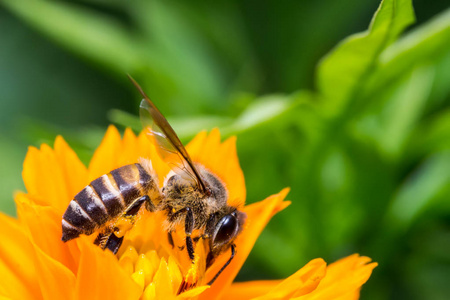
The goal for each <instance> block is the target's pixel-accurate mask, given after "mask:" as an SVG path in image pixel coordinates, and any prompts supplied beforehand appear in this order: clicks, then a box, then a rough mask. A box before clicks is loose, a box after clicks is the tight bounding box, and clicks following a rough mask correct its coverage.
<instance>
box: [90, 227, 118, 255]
mask: <svg viewBox="0 0 450 300" xmlns="http://www.w3.org/2000/svg"><path fill="white" fill-rule="evenodd" d="M122 242H123V236H122V237H118V236H116V235H115V234H114V233H112V232H102V233H99V235H97V238H96V239H95V241H94V245H97V246H99V247H100V248H102V249H103V250H105V249H109V250H110V251H111V252H112V253H114V254H116V253H117V251H119V248H120V246H121V245H122Z"/></svg>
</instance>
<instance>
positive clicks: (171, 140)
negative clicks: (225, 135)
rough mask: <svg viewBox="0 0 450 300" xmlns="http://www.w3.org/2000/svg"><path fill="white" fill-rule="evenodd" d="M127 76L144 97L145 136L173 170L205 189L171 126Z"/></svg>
mask: <svg viewBox="0 0 450 300" xmlns="http://www.w3.org/2000/svg"><path fill="white" fill-rule="evenodd" d="M129 77H130V80H131V81H132V82H133V84H134V85H135V86H136V88H137V89H138V90H139V92H140V93H141V95H142V96H143V97H144V99H143V100H142V102H141V105H140V107H139V113H140V117H141V122H142V125H143V127H144V130H145V131H146V133H147V136H148V137H149V138H150V139H152V140H153V141H155V142H156V143H155V144H156V145H157V147H156V148H157V150H158V154H159V155H160V157H161V158H162V159H163V160H164V161H165V162H167V164H168V165H169V166H170V168H171V169H172V170H173V171H174V172H176V173H177V174H179V175H181V176H183V177H184V178H185V179H187V180H192V181H193V182H194V183H195V184H196V185H197V186H198V188H199V189H200V190H202V191H206V187H205V184H204V182H203V181H202V179H201V177H200V174H199V173H198V171H197V169H196V168H195V166H194V164H193V163H192V160H191V158H190V157H189V154H188V153H187V151H186V149H185V148H184V146H183V144H182V143H181V141H180V139H179V138H178V136H177V134H176V133H175V131H174V130H173V128H172V126H170V124H169V122H167V120H166V118H165V117H164V116H163V115H162V114H161V112H160V111H159V110H158V108H157V107H156V106H155V105H154V104H153V102H152V101H151V100H150V99H149V97H148V96H147V95H146V94H145V93H144V91H143V90H142V88H141V87H140V86H139V84H138V83H137V82H136V81H135V80H134V79H133V78H131V76H129Z"/></svg>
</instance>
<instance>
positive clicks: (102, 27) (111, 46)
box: [3, 0, 141, 74]
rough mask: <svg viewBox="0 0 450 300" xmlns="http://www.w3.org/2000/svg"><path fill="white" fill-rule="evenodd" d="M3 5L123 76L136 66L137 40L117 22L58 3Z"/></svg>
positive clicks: (17, 0) (23, 0)
mask: <svg viewBox="0 0 450 300" xmlns="http://www.w3.org/2000/svg"><path fill="white" fill-rule="evenodd" d="M3 4H4V5H5V6H7V7H8V8H10V9H11V10H13V11H14V12H16V13H17V14H18V15H20V16H21V17H22V18H24V19H25V20H26V21H27V22H29V23H30V24H32V25H33V26H34V27H36V28H38V29H39V30H41V31H42V32H44V33H45V34H46V35H48V36H49V37H51V38H52V39H54V40H55V41H56V42H58V43H60V44H62V45H64V46H65V47H67V48H68V49H71V50H73V51H75V52H77V53H79V54H81V55H82V56H85V57H87V58H89V59H93V60H95V61H98V62H100V63H101V64H102V65H103V66H105V67H107V68H110V69H113V70H115V71H116V72H120V73H122V74H125V73H127V72H130V70H134V69H135V68H136V66H137V65H138V64H139V60H138V58H139V56H140V53H139V51H140V50H141V49H140V46H139V42H138V40H136V39H134V38H132V37H130V36H131V33H130V32H128V31H127V30H126V29H125V28H124V27H123V26H122V25H121V24H120V23H119V22H117V21H115V20H113V19H111V18H108V17H107V16H105V15H102V14H100V13H95V12H93V11H90V10H87V9H82V8H81V7H78V6H76V5H74V4H69V3H64V2H60V1H41V0H39V1H27V0H4V1H3Z"/></svg>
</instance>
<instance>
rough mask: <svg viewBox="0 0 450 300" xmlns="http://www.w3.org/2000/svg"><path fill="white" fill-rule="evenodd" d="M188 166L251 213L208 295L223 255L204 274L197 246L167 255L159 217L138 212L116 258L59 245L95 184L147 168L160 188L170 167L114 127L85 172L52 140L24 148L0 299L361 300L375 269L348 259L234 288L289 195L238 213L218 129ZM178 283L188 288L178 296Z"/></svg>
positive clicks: (240, 197) (237, 187)
mask: <svg viewBox="0 0 450 300" xmlns="http://www.w3.org/2000/svg"><path fill="white" fill-rule="evenodd" d="M186 149H187V151H188V152H189V153H190V155H191V157H192V159H193V160H194V161H195V162H198V163H200V164H202V165H204V166H205V167H206V168H208V169H209V170H211V171H212V172H214V173H215V174H217V175H218V176H219V177H220V178H221V179H222V180H223V182H224V183H225V185H226V188H227V190H228V194H229V199H230V200H229V202H230V203H232V205H234V206H237V207H239V209H241V210H242V211H244V212H245V213H246V214H247V221H246V225H245V228H244V230H243V231H242V233H241V234H240V235H239V237H238V238H237V240H236V242H235V244H236V249H237V254H236V257H235V258H234V259H233V260H232V262H231V263H230V265H229V266H228V267H227V268H226V269H225V271H224V272H223V273H222V274H221V275H220V276H219V278H218V279H217V280H216V281H215V282H214V284H213V285H212V286H208V285H206V283H207V282H208V281H209V280H210V279H211V278H212V277H213V276H214V275H215V274H216V273H217V271H218V270H219V269H220V268H221V267H222V266H223V264H224V262H225V261H227V260H228V258H229V255H230V254H229V253H224V254H222V255H221V256H219V257H218V258H217V260H216V262H215V263H214V264H213V265H212V266H211V267H210V268H209V269H208V270H207V271H205V259H206V254H207V253H206V252H205V245H204V244H203V240H202V239H200V240H199V241H198V242H197V243H196V246H195V264H192V263H191V262H190V261H189V258H188V256H187V252H186V250H180V247H181V246H182V245H183V243H184V241H183V234H182V233H181V232H176V234H175V236H174V242H175V247H171V245H170V244H169V242H168V240H167V234H166V233H165V232H164V231H163V230H162V227H161V222H162V221H163V219H164V215H163V213H161V212H158V213H153V214H151V213H144V214H142V215H141V216H140V217H139V218H138V221H137V222H136V225H135V226H134V228H133V229H132V230H130V231H128V232H127V234H126V235H125V240H124V243H123V245H122V247H121V249H120V250H119V252H118V253H117V255H114V254H112V253H111V252H110V251H102V250H101V249H100V248H99V247H97V246H95V245H94V244H92V237H86V236H82V237H80V238H78V239H75V240H72V241H69V242H67V243H63V242H62V241H61V234H62V232H61V219H62V215H63V213H64V211H65V209H66V207H67V205H68V203H69V201H70V200H71V199H72V197H73V196H74V195H75V194H77V192H79V191H80V190H81V189H83V187H84V186H86V185H87V184H88V183H89V182H90V181H92V180H93V179H95V178H97V177H99V176H101V175H103V174H106V173H108V172H109V171H111V170H113V169H115V168H118V167H120V166H123V165H126V164H130V163H134V162H137V161H138V159H139V158H140V157H144V158H148V159H150V160H151V161H152V164H153V168H154V169H155V171H156V172H157V174H158V175H159V176H160V178H159V179H160V184H162V182H163V179H164V176H165V175H166V174H167V173H168V171H169V168H168V167H167V165H166V164H164V163H163V162H162V161H161V159H160V158H159V157H158V156H157V154H156V151H155V146H154V145H153V144H152V143H151V142H150V141H149V139H147V138H146V137H145V135H144V134H141V135H139V136H137V137H136V136H135V135H134V134H133V133H132V132H131V130H126V131H125V134H124V137H123V138H121V137H120V134H119V132H118V131H117V129H116V128H115V127H113V126H111V127H110V128H109V129H108V131H107V133H106V135H105V137H104V139H103V141H102V143H101V145H100V146H99V148H98V149H97V151H96V152H95V154H94V156H93V158H92V161H91V163H90V165H89V167H88V168H86V167H85V166H84V165H83V164H82V163H81V162H80V160H79V159H78V157H77V155H76V154H75V153H74V151H73V150H72V149H71V148H70V147H69V146H68V145H67V144H66V142H65V141H64V140H63V139H62V138H61V137H57V138H56V141H55V145H54V148H53V149H52V148H51V147H49V146H47V145H42V146H41V148H40V149H37V148H34V147H30V148H29V150H28V154H27V156H26V159H25V162H24V169H23V179H24V182H25V186H26V188H27V191H28V193H18V194H16V197H15V201H16V204H17V213H18V219H14V218H11V217H8V216H6V215H3V214H0V222H1V226H0V240H1V241H2V247H1V248H0V272H1V274H2V281H1V283H0V299H175V298H176V299H190V298H198V299H229V298H231V297H233V299H235V300H236V299H290V298H296V299H357V298H358V295H359V289H360V287H361V285H362V284H363V283H365V282H366V281H367V280H368V278H369V277H370V274H371V272H372V269H373V268H374V267H375V266H376V263H369V262H370V259H369V258H367V257H360V256H358V255H356V254H355V255H352V256H349V257H347V258H344V259H342V260H340V261H338V262H336V263H334V264H331V265H329V266H328V267H327V266H326V263H325V262H324V261H323V260H322V259H315V260H312V261H311V262H309V263H308V264H307V265H306V266H305V267H303V268H302V269H300V270H299V271H298V272H296V273H295V274H293V275H292V276H290V277H289V278H287V279H285V280H275V281H256V282H246V283H233V280H234V278H235V276H236V275H237V273H238V271H239V269H240V268H241V267H242V265H243V263H244V261H245V259H246V258H247V256H248V254H249V253H250V250H251V249H252V247H253V245H254V243H255V241H256V239H257V237H258V236H259V234H260V233H261V231H262V230H263V228H264V227H265V226H266V224H267V222H268V221H269V220H270V218H271V217H272V216H273V215H274V214H275V213H277V212H278V211H280V210H282V209H284V208H285V207H286V206H288V205H289V202H288V201H284V198H285V196H286V194H287V193H288V189H284V190H282V191H281V192H280V193H278V194H276V195H272V196H270V197H269V198H267V199H266V200H264V201H261V202H259V203H255V204H251V205H248V206H245V207H244V201H245V197H246V195H245V193H246V191H245V184H244V177H243V174H242V170H241V169H240V167H239V163H238V159H237V155H236V148H235V138H234V137H233V138H230V139H228V140H226V141H225V142H221V141H220V134H219V132H218V130H213V131H212V132H211V133H210V134H209V135H208V134H206V133H205V132H202V133H200V134H198V135H197V136H196V137H195V138H194V140H193V141H191V142H190V143H189V145H187V147H186ZM181 284H184V285H187V286H189V287H191V286H192V288H190V289H188V290H187V291H184V292H183V293H181V294H179V295H177V293H178V290H179V287H180V285H181Z"/></svg>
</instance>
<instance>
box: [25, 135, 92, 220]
mask: <svg viewBox="0 0 450 300" xmlns="http://www.w3.org/2000/svg"><path fill="white" fill-rule="evenodd" d="M22 177H23V180H24V183H25V187H26V188H27V191H28V194H29V195H30V199H32V200H33V201H34V202H35V203H37V204H40V205H48V206H52V207H54V208H55V209H57V210H58V211H59V212H61V213H62V212H64V210H65V209H66V207H67V203H68V202H69V201H70V199H71V198H72V197H73V196H74V195H75V194H76V193H77V192H78V191H79V190H80V189H81V188H82V187H83V186H84V185H85V181H86V179H87V169H86V167H85V166H84V165H83V164H82V163H81V161H80V160H79V159H78V156H77V155H76V154H75V152H74V151H73V150H72V149H71V148H70V147H69V146H68V145H67V143H66V142H65V141H64V139H63V138H62V137H60V136H58V137H57V138H56V140H55V145H54V149H52V148H50V147H49V146H48V145H45V144H43V145H41V148H40V149H37V148H35V147H29V149H28V152H27V155H26V157H25V161H24V164H23V172H22Z"/></svg>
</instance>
